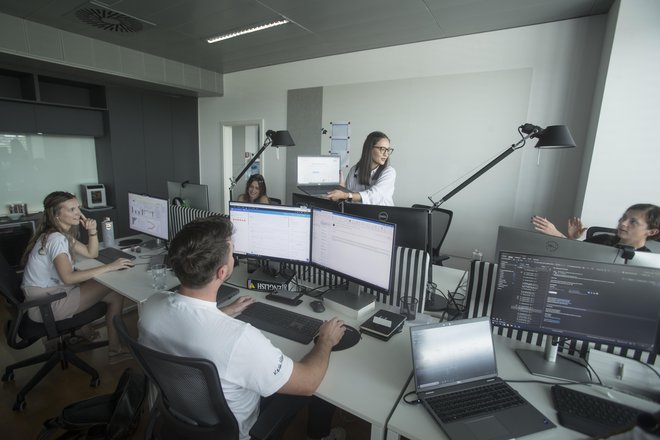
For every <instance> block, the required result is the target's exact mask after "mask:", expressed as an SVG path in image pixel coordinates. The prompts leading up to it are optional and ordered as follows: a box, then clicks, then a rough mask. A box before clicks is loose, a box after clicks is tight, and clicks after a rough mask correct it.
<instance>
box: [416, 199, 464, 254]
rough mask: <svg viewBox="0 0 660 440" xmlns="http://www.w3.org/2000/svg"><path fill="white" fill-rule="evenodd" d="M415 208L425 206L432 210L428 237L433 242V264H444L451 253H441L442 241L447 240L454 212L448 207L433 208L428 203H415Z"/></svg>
mask: <svg viewBox="0 0 660 440" xmlns="http://www.w3.org/2000/svg"><path fill="white" fill-rule="evenodd" d="M412 207H413V208H424V209H430V210H431V221H430V224H429V235H428V237H429V238H428V239H429V241H430V242H431V249H432V253H431V256H432V259H433V260H432V261H433V264H437V265H439V266H442V262H443V261H445V260H448V259H449V255H445V254H441V253H440V248H441V247H442V243H443V242H444V241H445V237H446V236H447V232H448V231H449V226H450V225H451V219H452V217H453V215H454V213H453V212H452V211H450V210H448V209H443V208H432V207H431V206H426V205H417V204H416V205H413V206H412Z"/></svg>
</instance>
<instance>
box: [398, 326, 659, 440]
mask: <svg viewBox="0 0 660 440" xmlns="http://www.w3.org/2000/svg"><path fill="white" fill-rule="evenodd" d="M493 340H494V342H495V353H496V357H497V368H498V371H499V375H500V377H502V378H503V379H505V380H544V381H547V382H553V381H552V380H551V379H543V378H540V377H537V376H533V375H531V374H530V373H529V372H528V371H527V370H526V368H525V367H524V365H523V364H522V363H521V362H520V360H519V359H518V356H517V355H516V354H515V352H514V349H515V348H518V347H523V348H526V349H532V348H531V346H530V345H528V344H524V343H522V342H519V341H516V340H511V339H509V338H505V337H503V336H498V335H494V336H493ZM511 386H512V387H514V388H515V389H516V390H518V392H520V394H521V395H522V396H523V397H525V398H526V399H527V400H528V401H529V402H530V403H531V404H532V405H534V406H535V407H536V408H537V409H538V410H539V411H541V413H542V414H543V415H544V416H546V417H547V418H548V419H549V420H551V421H552V422H553V423H554V424H555V425H557V428H554V429H549V430H546V431H542V432H539V433H536V434H532V435H530V436H526V437H525V438H529V439H530V440H532V439H555V438H562V439H577V438H585V435H584V434H581V433H579V432H576V431H573V430H570V429H567V428H564V427H563V426H561V425H560V424H559V422H558V420H557V413H556V411H555V409H554V405H553V403H552V397H551V393H550V387H551V386H550V385H543V384H539V383H511ZM574 388H575V389H576V390H579V391H585V392H590V393H592V394H594V395H596V396H599V397H607V396H606V395H605V394H603V393H605V391H604V388H601V387H589V386H587V385H579V386H575V387H574ZM413 390H414V379H413V380H411V382H410V384H409V385H408V388H407V391H413ZM407 391H406V392H407ZM611 394H612V395H615V397H617V399H619V400H618V401H619V402H621V403H623V404H626V405H630V406H634V407H637V408H640V409H645V410H650V411H657V410H658V409H659V408H660V406H659V405H657V404H654V403H652V402H649V401H646V400H642V399H637V398H635V397H632V396H630V395H627V394H623V393H618V392H616V391H611ZM387 429H388V436H387V438H388V439H396V438H398V436H399V435H403V436H405V437H407V438H409V439H411V440H423V439H431V438H434V439H444V438H447V436H446V435H445V433H444V432H443V431H442V429H441V428H440V426H439V425H438V424H437V423H436V422H435V420H433V418H432V417H431V416H430V414H429V413H428V412H427V411H426V409H424V407H422V405H421V404H420V405H409V404H407V403H405V402H400V403H399V404H398V405H397V407H396V410H395V411H394V414H392V418H391V419H390V421H389V423H388V425H387Z"/></svg>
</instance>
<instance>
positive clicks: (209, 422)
mask: <svg viewBox="0 0 660 440" xmlns="http://www.w3.org/2000/svg"><path fill="white" fill-rule="evenodd" d="M112 322H113V324H114V326H115V328H116V329H117V333H119V338H120V339H121V340H122V342H123V343H124V344H125V345H127V346H128V347H129V348H130V350H131V353H132V354H133V357H134V358H135V360H136V361H137V363H138V364H139V365H140V367H141V368H142V370H143V371H144V373H145V374H146V376H147V377H148V378H149V380H150V381H151V382H152V383H153V385H154V386H155V387H156V389H157V390H158V399H157V402H156V405H155V406H154V407H153V408H152V411H151V415H150V420H149V426H148V427H147V432H146V435H145V438H147V439H181V438H194V439H196V440H204V439H216V440H225V439H227V440H229V439H232V440H236V439H238V437H239V428H238V423H237V422H236V418H235V417H234V414H233V413H232V412H231V410H230V408H229V405H228V404H227V401H226V400H225V396H224V392H223V390H222V384H221V383H220V377H219V376H218V370H217V369H216V367H215V364H213V362H211V361H209V360H207V359H200V358H187V357H182V356H175V355H171V354H166V353H162V352H160V351H157V350H153V349H151V348H148V347H146V346H144V345H142V344H140V343H139V342H137V341H136V340H135V339H134V338H133V337H131V336H130V335H129V334H128V330H127V329H126V326H125V324H124V321H122V319H121V317H120V316H115V317H114V318H113V321H112ZM296 411H297V408H296ZM294 414H295V413H294ZM291 415H292V414H291V409H290V408H286V407H285V405H279V406H277V405H269V406H267V407H266V408H265V410H264V411H262V412H260V414H259V418H258V419H257V422H256V423H255V424H254V425H253V426H252V429H251V430H250V436H251V438H253V439H267V438H269V437H270V436H271V435H273V434H274V433H276V432H277V431H278V430H279V429H280V428H281V427H282V426H283V422H285V421H288V419H289V418H290V416H291Z"/></svg>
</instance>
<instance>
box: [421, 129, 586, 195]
mask: <svg viewBox="0 0 660 440" xmlns="http://www.w3.org/2000/svg"><path fill="white" fill-rule="evenodd" d="M518 133H520V136H521V137H522V139H521V140H519V141H518V142H516V143H515V144H513V145H511V146H510V147H509V148H507V149H506V150H504V151H503V152H502V153H501V154H500V155H499V156H497V157H496V158H495V159H493V160H491V161H490V162H488V163H487V164H486V165H485V166H484V167H482V168H481V169H479V170H478V171H477V172H476V173H474V174H473V175H472V176H470V177H468V178H467V179H465V182H463V183H461V184H460V185H458V186H457V187H456V188H454V189H453V190H452V191H451V192H450V193H449V194H447V195H446V196H444V197H443V198H442V199H440V200H438V201H437V202H434V201H433V199H432V198H431V197H430V196H429V200H430V201H431V203H433V207H434V208H437V207H438V206H440V205H442V204H443V203H445V202H446V201H447V200H449V199H451V198H452V197H453V196H455V195H456V193H458V192H459V191H461V190H462V189H463V188H465V187H466V186H468V185H469V184H471V183H472V182H474V181H475V180H477V178H479V176H481V175H482V174H484V173H485V172H486V171H488V170H489V169H491V168H493V167H494V166H495V165H497V164H498V163H500V162H501V161H502V160H504V158H505V157H507V156H508V155H509V154H511V153H513V152H514V151H516V150H518V149H520V148H522V147H523V146H524V145H525V142H526V141H527V139H529V138H537V139H538V140H539V141H538V142H537V143H536V148H539V149H556V148H574V147H575V141H574V140H573V136H571V132H570V131H569V130H568V127H567V126H565V125H549V126H547V127H546V128H541V127H539V126H538V125H534V124H529V123H527V124H523V125H521V126H520V127H518Z"/></svg>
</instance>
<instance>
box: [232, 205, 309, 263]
mask: <svg viewBox="0 0 660 440" xmlns="http://www.w3.org/2000/svg"><path fill="white" fill-rule="evenodd" d="M229 218H230V220H231V222H232V224H233V226H234V235H233V242H234V254H236V255H239V256H245V257H251V258H262V259H268V260H275V261H286V262H294V263H309V261H310V252H311V251H310V235H311V224H312V223H311V222H312V214H311V210H310V209H309V208H302V207H292V206H284V205H262V204H255V203H241V202H229Z"/></svg>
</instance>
